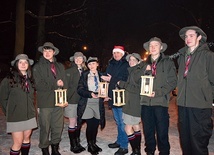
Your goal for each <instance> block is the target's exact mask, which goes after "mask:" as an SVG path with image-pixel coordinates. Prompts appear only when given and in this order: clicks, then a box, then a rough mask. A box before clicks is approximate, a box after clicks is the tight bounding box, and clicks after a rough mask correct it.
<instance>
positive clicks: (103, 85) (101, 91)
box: [98, 82, 109, 98]
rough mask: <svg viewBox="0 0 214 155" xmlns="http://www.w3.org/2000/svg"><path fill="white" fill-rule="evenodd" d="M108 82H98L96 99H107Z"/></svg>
mask: <svg viewBox="0 0 214 155" xmlns="http://www.w3.org/2000/svg"><path fill="white" fill-rule="evenodd" d="M108 85H109V83H108V82H100V83H99V88H98V97H101V98H106V97H108Z"/></svg>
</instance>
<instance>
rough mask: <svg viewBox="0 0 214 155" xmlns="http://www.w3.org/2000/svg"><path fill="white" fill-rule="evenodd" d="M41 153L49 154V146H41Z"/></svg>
mask: <svg viewBox="0 0 214 155" xmlns="http://www.w3.org/2000/svg"><path fill="white" fill-rule="evenodd" d="M42 155H50V153H49V147H46V148H42Z"/></svg>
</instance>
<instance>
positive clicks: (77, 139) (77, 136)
mask: <svg viewBox="0 0 214 155" xmlns="http://www.w3.org/2000/svg"><path fill="white" fill-rule="evenodd" d="M80 131H81V129H80V128H79V129H78V128H76V130H75V134H76V142H77V146H78V148H79V150H80V152H82V151H85V148H84V147H83V146H82V145H81V144H80Z"/></svg>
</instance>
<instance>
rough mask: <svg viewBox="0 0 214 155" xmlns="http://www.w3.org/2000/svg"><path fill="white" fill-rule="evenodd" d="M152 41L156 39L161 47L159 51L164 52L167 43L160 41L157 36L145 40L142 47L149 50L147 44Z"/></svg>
mask: <svg viewBox="0 0 214 155" xmlns="http://www.w3.org/2000/svg"><path fill="white" fill-rule="evenodd" d="M152 41H157V42H159V43H160V44H161V46H162V49H161V51H160V52H164V51H165V50H166V49H167V44H166V43H162V41H161V39H160V38H158V37H153V38H151V39H150V40H149V41H148V42H146V43H144V44H143V47H144V49H145V50H146V51H149V44H150V42H152Z"/></svg>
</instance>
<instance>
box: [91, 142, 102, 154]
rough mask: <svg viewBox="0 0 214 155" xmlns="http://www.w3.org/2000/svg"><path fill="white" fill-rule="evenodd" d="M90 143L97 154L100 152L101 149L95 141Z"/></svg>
mask: <svg viewBox="0 0 214 155" xmlns="http://www.w3.org/2000/svg"><path fill="white" fill-rule="evenodd" d="M92 143H93V145H94V147H95V149H96V150H97V152H102V149H101V148H100V147H99V146H97V144H96V140H92Z"/></svg>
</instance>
